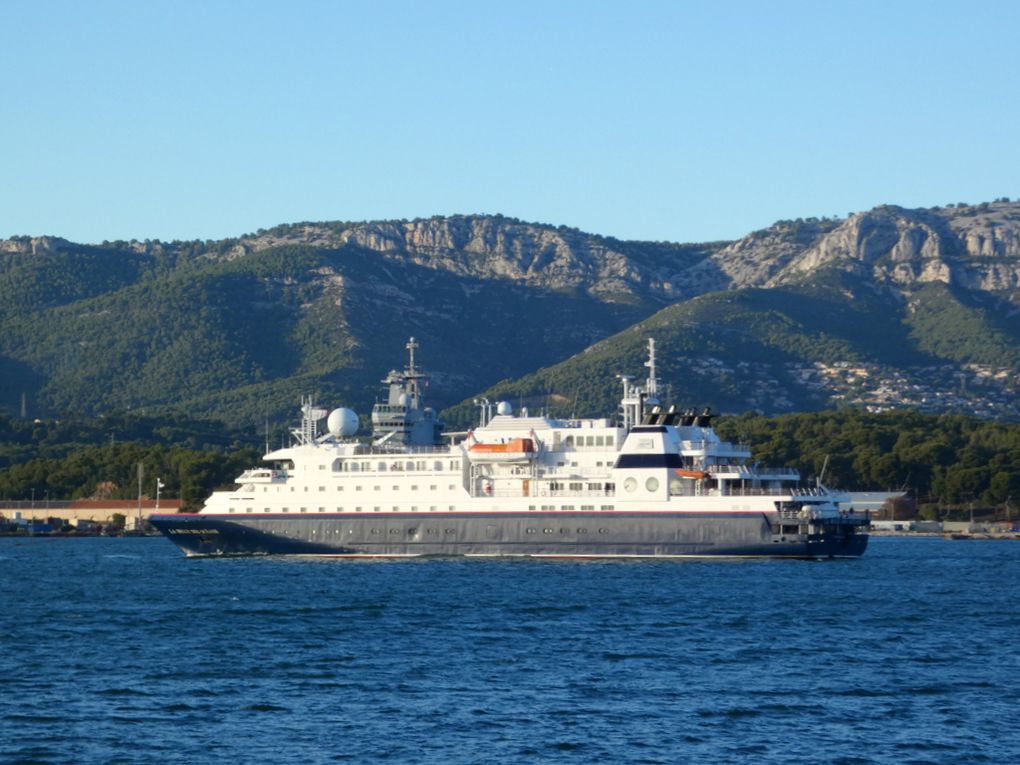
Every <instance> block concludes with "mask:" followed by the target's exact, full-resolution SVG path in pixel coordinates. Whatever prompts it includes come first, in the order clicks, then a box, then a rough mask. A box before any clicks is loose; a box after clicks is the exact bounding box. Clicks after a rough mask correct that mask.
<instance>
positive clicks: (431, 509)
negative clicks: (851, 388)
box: [429, 505, 436, 513]
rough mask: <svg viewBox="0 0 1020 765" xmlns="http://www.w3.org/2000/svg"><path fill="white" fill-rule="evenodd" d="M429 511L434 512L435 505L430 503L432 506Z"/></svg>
mask: <svg viewBox="0 0 1020 765" xmlns="http://www.w3.org/2000/svg"><path fill="white" fill-rule="evenodd" d="M429 511H430V512H433V513H434V512H436V506H435V505H432V506H431V507H430V508H429Z"/></svg>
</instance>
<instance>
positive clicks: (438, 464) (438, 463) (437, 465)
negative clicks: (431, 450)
mask: <svg viewBox="0 0 1020 765" xmlns="http://www.w3.org/2000/svg"><path fill="white" fill-rule="evenodd" d="M432 469H433V470H442V469H443V462H442V460H436V461H435V462H434V463H433V464H432Z"/></svg>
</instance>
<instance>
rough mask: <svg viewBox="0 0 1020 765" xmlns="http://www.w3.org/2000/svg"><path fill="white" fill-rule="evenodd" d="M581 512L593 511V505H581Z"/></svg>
mask: <svg viewBox="0 0 1020 765" xmlns="http://www.w3.org/2000/svg"><path fill="white" fill-rule="evenodd" d="M581 509H582V510H594V509H595V505H581Z"/></svg>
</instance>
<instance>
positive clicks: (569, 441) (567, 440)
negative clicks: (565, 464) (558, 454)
mask: <svg viewBox="0 0 1020 765" xmlns="http://www.w3.org/2000/svg"><path fill="white" fill-rule="evenodd" d="M563 445H564V446H573V445H574V437H573V436H567V437H566V438H564V439H563Z"/></svg>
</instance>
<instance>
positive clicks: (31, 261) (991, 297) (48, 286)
mask: <svg viewBox="0 0 1020 765" xmlns="http://www.w3.org/2000/svg"><path fill="white" fill-rule="evenodd" d="M1018 287H1020V203H1015V202H1009V201H1007V200H1004V199H1000V200H997V201H995V202H991V203H983V204H981V205H966V206H947V207H944V208H932V209H928V210H910V209H906V208H902V207H896V206H892V205H887V206H882V207H878V208H875V209H874V210H870V211H866V212H862V213H856V214H854V215H851V216H849V217H847V218H845V219H808V220H797V221H779V222H777V223H776V224H774V225H773V226H771V227H769V228H767V229H763V230H761V231H756V232H752V233H751V234H749V235H748V236H746V237H743V238H741V239H740V240H737V241H735V242H710V243H702V244H675V243H668V242H628V241H620V240H617V239H614V238H612V237H601V236H597V235H593V234H586V233H584V232H581V231H578V230H577V229H572V228H567V227H564V226H551V225H544V224H531V223H526V222H523V221H519V220H517V219H513V218H506V217H504V216H498V215H493V216H483V215H457V216H448V217H441V216H436V217H433V218H428V219H417V220H414V221H378V222H371V221H370V222H362V223H347V222H323V223H296V224H284V225H280V226H276V227H274V228H271V229H267V230H259V231H258V232H255V233H253V234H246V235H243V236H240V237H236V238H230V239H224V240H218V241H206V242H198V241H193V242H168V243H165V242H159V241H155V240H150V241H144V242H138V241H132V242H104V243H102V244H99V245H80V244H75V243H73V242H69V241H67V240H65V239H61V238H59V237H14V238H11V239H8V240H3V241H0V330H2V332H3V334H2V338H0V374H2V375H3V376H4V379H5V385H4V390H3V391H2V395H0V405H2V406H6V407H7V408H8V409H9V410H11V411H17V407H18V405H19V403H20V402H19V399H20V394H21V393H22V392H25V391H28V392H30V394H31V395H30V398H31V401H32V409H33V411H42V412H47V413H55V414H59V413H60V412H61V411H68V410H73V411H83V412H87V413H98V412H102V411H107V410H142V411H150V412H168V413H169V412H173V411H187V412H189V413H201V414H205V415H215V416H221V417H228V418H231V417H232V418H240V419H243V420H245V421H254V420H258V419H260V417H261V416H265V415H269V414H272V415H276V414H278V413H280V412H283V411H285V410H286V409H288V408H289V406H290V403H292V401H293V400H294V399H296V397H297V395H299V392H300V391H302V390H304V391H307V390H318V391H319V392H320V394H322V395H324V396H328V397H342V399H343V402H344V403H353V404H355V405H357V406H359V407H360V408H361V409H362V411H364V409H365V407H367V406H370V405H371V398H370V393H369V392H370V391H371V390H373V389H375V387H376V385H377V383H378V381H379V380H380V379H381V378H382V376H383V375H384V374H385V371H386V369H389V368H391V367H393V366H398V365H399V364H400V363H401V350H400V349H401V348H402V347H403V343H404V342H406V338H407V336H409V335H412V334H413V335H416V336H417V337H418V338H419V340H420V341H422V343H423V360H424V363H425V364H426V366H427V367H428V368H429V370H430V371H431V372H433V373H434V377H435V381H436V388H437V389H439V388H443V389H445V390H444V392H442V393H440V392H439V391H437V392H436V395H435V396H434V398H435V400H436V403H437V405H439V406H450V405H453V404H456V402H457V401H459V400H461V399H463V398H467V397H470V396H472V395H475V394H477V393H478V392H480V391H486V392H493V391H496V390H497V388H494V387H493V385H494V383H496V382H497V381H499V380H508V381H511V382H508V383H507V385H509V386H510V387H513V386H514V383H513V382H512V381H513V380H521V379H525V378H528V376H529V375H534V374H536V373H537V371H538V370H542V369H547V368H553V367H557V366H558V365H559V364H561V363H569V360H570V359H583V358H584V357H585V356H586V355H587V357H588V358H589V359H590V358H592V356H591V354H592V353H593V352H595V351H593V350H592V349H598V348H601V347H602V345H603V344H605V343H607V342H609V347H610V348H617V351H614V352H618V354H622V355H617V356H616V357H614V356H613V353H609V354H608V355H607V356H606V358H605V360H604V362H603V363H602V364H601V365H600V366H599V368H598V369H594V368H593V369H590V370H589V371H588V372H587V374H589V375H595V374H596V373H604V374H605V375H606V376H607V377H609V378H611V377H612V373H615V372H624V371H628V372H630V371H633V369H632V368H631V367H629V366H626V363H628V362H635V361H636V362H637V363H638V364H639V363H640V361H639V360H638V359H637V358H636V357H635V351H634V349H633V348H630V349H629V350H627V351H626V352H625V353H624V352H623V351H622V346H619V347H618V346H617V345H614V343H615V342H616V341H613V342H610V341H611V340H612V339H613V338H615V337H617V336H619V335H621V334H622V335H625V336H629V335H639V334H641V335H645V334H647V333H654V332H659V333H665V335H664V341H663V348H664V350H668V352H669V353H675V354H681V355H683V356H684V358H687V359H690V360H692V363H694V364H695V367H698V365H706V364H707V367H706V369H707V370H709V371H710V370H711V369H712V368H715V365H716V362H719V363H720V364H722V367H720V368H722V369H730V368H731V367H732V368H733V369H734V370H736V369H738V367H739V365H740V364H741V363H752V361H753V363H755V364H767V365H771V366H770V368H772V367H774V368H775V369H779V368H780V366H782V365H783V364H787V365H794V366H796V365H797V364H800V365H801V366H802V367H804V368H805V369H806V368H807V367H808V366H811V365H818V364H821V365H831V364H839V363H844V362H846V363H853V364H865V365H879V366H881V367H882V368H883V369H887V370H893V371H895V370H897V369H900V368H901V367H903V362H904V360H909V361H910V365H911V367H912V368H913V367H916V368H918V369H920V368H923V367H924V366H925V365H928V366H933V365H934V366H937V367H940V368H941V366H945V367H946V368H947V369H950V368H956V369H957V370H960V369H963V368H964V367H965V366H966V365H967V364H978V365H985V366H992V367H994V366H995V365H996V364H998V365H999V366H1000V367H1001V368H1002V369H1005V370H1007V377H1009V379H1010V380H1011V381H1012V380H1015V373H1016V372H1017V370H1018V366H1020V352H1018V349H1020V325H1018V323H1017V315H1018V314H1020V306H1018V303H1020V300H1018V294H1020V288H1018ZM876 314H877V315H876ZM880 316H884V317H885V319H886V320H887V321H886V322H885V324H883V323H882V322H881V321H879V318H880ZM685 327H687V328H688V329H689V330H690V331H688V329H684V328H685ZM691 328H693V329H691ZM628 333H629V335H628ZM667 335H668V336H669V337H672V338H674V340H675V343H676V344H675V347H672V346H671V345H670V343H671V342H672V341H670V340H668V339H665V338H666V336H667ZM684 338H686V339H684ZM706 338H707V339H706ZM734 338H737V339H734ZM699 342H700V346H699ZM706 342H707V343H709V345H710V346H711V347H709V345H706ZM638 345H640V343H639V344H638ZM635 347H636V346H635ZM628 348H629V346H628ZM841 356H842V357H841ZM898 356H902V359H898V358H897V357H898ZM749 360H750V361H749ZM805 365H806V366H805ZM614 367H615V368H614ZM668 367H669V365H668V364H667V365H666V368H668ZM638 368H639V369H640V366H638ZM903 368H904V369H905V367H903ZM717 371H718V369H717ZM803 373H804V370H803V369H801V370H799V371H798V370H795V369H793V368H792V367H791V368H790V369H789V370H787V371H785V372H783V374H782V375H778V373H777V375H778V376H777V377H770V378H768V379H769V380H770V382H769V384H768V385H766V386H765V389H771V388H772V387H774V388H775V391H774V393H775V395H774V397H773V398H774V400H776V401H780V400H783V401H788V402H789V403H788V405H786V404H784V405H783V406H777V407H772V408H771V410H774V411H789V410H790V408H797V407H805V408H817V407H819V406H831V405H834V403H835V404H838V403H839V402H841V401H843V402H850V403H852V401H851V400H850V399H849V398H845V397H844V398H838V396H842V395H844V393H845V391H843V390H842V388H840V387H839V386H836V387H834V388H832V389H831V390H830V389H828V388H826V386H825V385H821V387H819V388H817V389H815V388H812V389H811V390H808V389H807V388H805V387H804V386H803V385H797V384H794V383H793V382H789V383H787V382H782V381H779V379H778V378H779V377H783V378H784V379H786V378H790V379H791V380H792V379H793V378H795V377H797V376H798V375H802V374H803ZM670 374H673V375H675V379H672V380H670V381H669V383H670V384H672V385H673V386H674V387H675V388H676V389H677V392H678V393H682V392H684V385H685V383H684V379H685V377H684V375H683V373H682V371H681V370H680V369H676V370H674V371H671V372H670ZM826 374H828V373H826ZM883 374H884V372H883ZM947 374H948V372H947ZM995 374H998V372H997V371H996V372H995ZM1010 375H1012V376H1010ZM724 376H725V377H726V379H727V380H729V382H727V383H726V384H724V385H721V386H720V385H716V386H712V385H711V384H707V383H706V385H704V386H702V387H701V388H698V386H695V387H694V388H691V389H690V391H688V392H691V393H696V392H697V391H698V390H702V389H704V391H705V393H710V392H712V391H713V389H715V390H716V391H722V392H725V395H724V398H725V400H726V401H727V404H726V405H727V406H728V407H731V408H736V409H741V408H748V409H759V410H762V411H770V406H769V405H768V402H767V401H764V400H763V398H762V395H761V394H760V389H761V388H762V386H761V385H760V384H759V385H757V388H758V389H759V390H756V389H755V388H756V385H755V380H754V377H755V375H754V374H750V373H748V374H746V375H743V377H741V375H739V374H736V373H730V372H726V373H724ZM710 377H711V376H710V375H709V379H710ZM688 378H690V379H692V376H688ZM744 378H746V379H744ZM739 380H742V382H740V381H739ZM735 381H736V382H735ZM731 383H732V384H731ZM773 383H774V385H773ZM542 384H543V385H545V386H546V388H545V395H546V397H547V398H550V397H551V392H550V389H549V385H550V382H549V380H548V379H546V380H545V381H544V382H543V383H542ZM1010 384H1012V382H1011V383H1010ZM569 385H573V386H574V387H577V383H576V382H574V383H569V384H568V387H569ZM518 387H520V386H518ZM1004 390H1005V388H1004ZM841 391H842V392H841ZM555 394H556V396H557V397H558V398H559V399H564V400H567V401H571V402H573V401H574V400H576V399H578V395H576V394H575V392H574V391H573V390H558V391H555ZM521 395H523V393H522V394H521ZM593 395H594V398H593V399H592V401H593V402H594V401H596V400H597V401H599V402H603V401H604V400H605V399H606V395H605V394H604V393H598V394H597V395H595V394H593ZM698 395H700V394H698ZM337 403H339V402H337ZM954 405H956V404H954ZM963 405H964V406H965V405H966V404H965V403H964V404H963ZM456 411H459V412H461V414H460V415H456V416H459V417H463V416H464V415H463V405H461V407H459V408H458V409H457V410H456ZM1011 411H1012V410H1009V407H1005V408H1003V407H999V408H998V409H994V408H993V412H992V413H993V414H996V413H997V414H999V415H1003V416H1012V415H1011V414H1010V412H1011Z"/></svg>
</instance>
